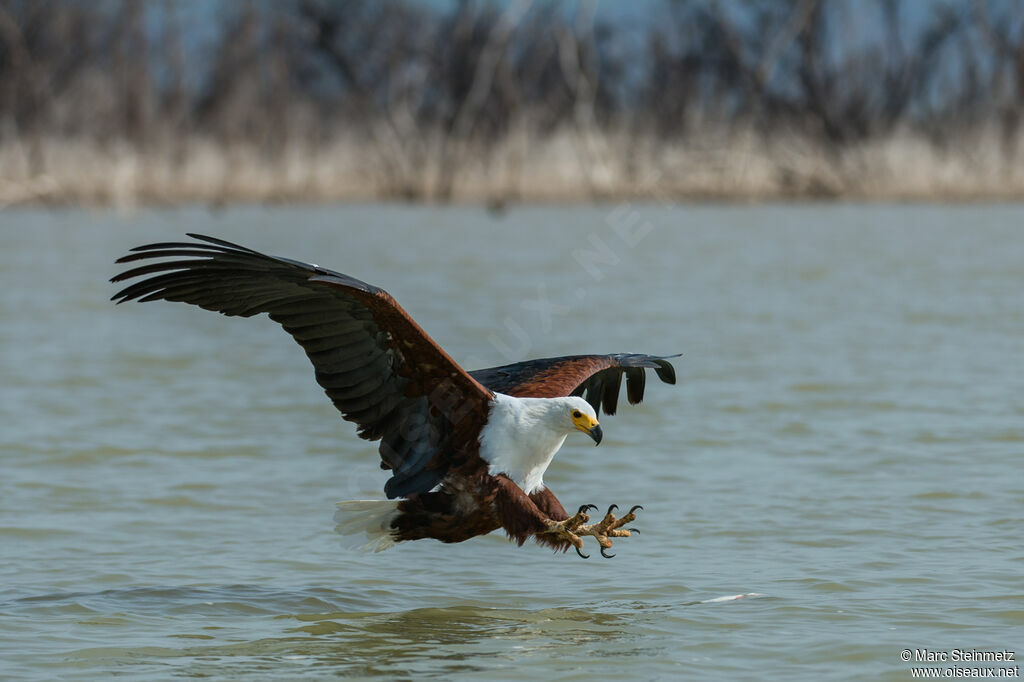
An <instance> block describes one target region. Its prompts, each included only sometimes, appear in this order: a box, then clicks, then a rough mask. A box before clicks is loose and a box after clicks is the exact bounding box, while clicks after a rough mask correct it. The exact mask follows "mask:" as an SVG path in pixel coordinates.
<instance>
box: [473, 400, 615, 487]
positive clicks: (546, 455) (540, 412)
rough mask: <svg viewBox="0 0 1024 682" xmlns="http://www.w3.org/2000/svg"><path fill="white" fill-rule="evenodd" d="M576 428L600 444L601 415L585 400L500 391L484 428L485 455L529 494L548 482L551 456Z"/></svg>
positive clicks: (482, 452) (482, 453) (493, 466)
mask: <svg viewBox="0 0 1024 682" xmlns="http://www.w3.org/2000/svg"><path fill="white" fill-rule="evenodd" d="M573 431H582V432H583V433H585V434H587V435H588V436H590V437H591V438H593V439H594V442H595V443H600V442H601V436H602V433H601V425H600V424H598V422H597V413H596V412H594V408H593V407H591V406H590V403H588V402H587V401H586V400H584V399H583V398H579V397H576V396H569V397H566V398H514V397H512V396H508V395H502V394H501V393H496V394H495V396H494V402H493V403H491V411H490V415H489V416H488V420H487V424H486V425H485V426H484V428H483V430H482V431H481V432H480V456H481V457H483V459H484V461H486V462H488V463H489V464H490V472H491V474H497V473H504V474H507V475H508V476H509V477H510V478H511V479H512V480H513V481H515V482H516V483H517V484H518V485H519V486H520V487H522V488H523V490H525V491H526V492H527V493H530V492H532V491H533V490H536V489H537V488H539V487H542V486H543V479H542V477H543V475H544V471H545V470H547V468H548V464H550V463H551V458H552V457H554V455H555V453H556V452H558V449H559V448H560V447H562V443H563V442H564V441H565V438H566V436H568V435H569V434H571V433H572V432H573Z"/></svg>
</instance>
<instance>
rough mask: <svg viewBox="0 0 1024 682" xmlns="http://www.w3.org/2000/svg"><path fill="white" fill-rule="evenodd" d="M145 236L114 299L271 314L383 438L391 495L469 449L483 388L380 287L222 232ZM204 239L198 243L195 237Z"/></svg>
mask: <svg viewBox="0 0 1024 682" xmlns="http://www.w3.org/2000/svg"><path fill="white" fill-rule="evenodd" d="M189 236H190V237H192V238H194V239H197V240H201V241H199V242H183V243H175V242H172V243H162V244H149V245H147V246H140V247H138V248H135V249H132V253H130V254H129V255H127V256H125V257H123V258H120V259H119V260H118V261H117V262H118V263H129V262H134V261H151V260H154V259H168V258H169V259H171V260H159V261H158V262H150V263H147V264H145V265H142V266H139V267H135V268H133V269H131V270H127V271H126V272H123V273H121V274H119V275H117V276H116V277H114V278H113V279H112V280H111V281H113V282H120V281H124V280H128V279H132V278H134V277H146V279H143V280H141V281H138V282H136V283H135V284H132V285H131V286H128V287H127V288H125V289H123V290H121V291H120V292H118V293H117V294H115V295H114V297H113V300H115V301H117V302H118V303H122V302H124V301H129V300H133V299H137V300H139V301H155V300H159V299H163V300H167V301H183V302H185V303H191V304H193V305H197V306H199V307H201V308H205V309H207V310H215V311H217V312H220V313H223V314H225V315H237V316H241V317H251V316H252V315H256V314H259V313H267V314H268V315H269V316H270V319H272V320H274V321H275V322H277V323H279V324H280V325H281V326H283V327H284V329H285V331H287V332H288V333H289V334H291V335H292V337H293V338H294V339H295V340H296V341H297V342H298V343H299V345H301V346H302V348H303V349H304V350H305V351H306V355H307V356H308V357H309V359H310V361H311V362H312V363H313V367H314V369H315V370H316V380H317V382H319V384H320V385H321V386H322V387H323V388H324V391H325V392H326V393H327V395H328V397H330V399H331V400H332V401H333V402H334V406H335V407H337V408H338V410H340V411H341V414H342V416H343V417H344V418H345V419H347V420H349V421H352V422H355V423H356V424H358V433H359V435H360V436H361V437H363V438H365V439H367V440H377V439H381V445H380V456H381V462H382V463H381V466H382V467H384V468H385V469H391V470H392V472H393V475H392V477H391V479H390V480H388V482H387V485H386V486H385V488H384V490H385V492H386V493H387V495H388V497H391V498H394V497H400V496H406V495H410V494H412V493H422V492H426V491H428V490H430V489H431V488H433V487H434V486H435V485H437V484H438V483H439V482H440V480H441V479H442V478H443V477H444V475H445V473H446V472H447V471H448V470H450V469H451V468H454V467H459V466H463V465H465V464H467V463H470V464H471V463H472V462H471V461H470V460H471V458H473V457H477V454H476V453H477V450H476V447H475V446H476V442H477V436H478V434H479V429H480V428H481V426H482V424H483V423H484V422H485V421H486V417H487V405H488V403H489V401H490V400H491V397H492V396H491V393H490V392H489V391H488V390H487V389H485V388H484V387H483V386H481V385H480V384H479V383H477V382H476V381H475V380H474V379H473V378H471V377H470V376H469V374H467V373H466V372H465V370H463V369H462V368H461V367H459V366H458V365H457V364H456V363H455V361H454V360H452V359H451V358H450V357H449V356H448V354H447V353H445V352H444V351H443V350H442V349H441V347H440V346H438V345H437V344H436V343H435V342H434V341H433V340H432V339H431V338H430V337H429V336H427V334H426V332H424V331H423V330H422V329H421V328H420V327H419V325H417V324H416V323H415V322H414V321H413V320H412V318H410V317H409V315H408V314H407V313H406V312H405V311H404V310H402V308H401V307H400V306H399V305H398V303H396V302H395V300H394V299H393V298H392V297H391V296H390V295H389V294H388V293H387V292H386V291H384V290H383V289H378V288H377V287H374V286H371V285H369V284H366V283H365V282H361V281H359V280H357V279H354V278H352V277H349V276H347V275H343V274H340V273H337V272H332V271H330V270H326V269H324V268H321V267H319V266H316V265H310V264H307V263H301V262H299V261H294V260H289V259H287V258H277V257H274V256H268V255H264V254H262V253H259V252H257V251H253V250H251V249H247V248H245V247H243V246H238V245H236V244H232V243H230V242H226V241H222V240H220V239H215V238H213V237H205V236H202V235H197V234H189ZM203 242H205V243H203Z"/></svg>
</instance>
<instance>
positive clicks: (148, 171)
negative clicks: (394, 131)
mask: <svg viewBox="0 0 1024 682" xmlns="http://www.w3.org/2000/svg"><path fill="white" fill-rule="evenodd" d="M382 139H383V138H382V137H380V136H374V135H351V136H347V137H336V138H334V139H331V140H329V141H325V142H324V143H322V144H316V145H314V144H312V143H308V142H306V143H294V144H290V145H288V146H286V147H285V148H284V149H283V150H279V151H277V152H276V153H270V152H268V151H267V150H265V149H261V148H260V147H258V146H256V145H253V144H250V143H241V144H236V145H231V146H228V145H225V144H223V143H218V142H214V141H212V140H209V139H204V138H202V137H199V136H191V137H189V138H187V139H185V140H180V141H173V142H171V141H165V142H156V143H153V144H152V145H150V147H149V148H148V149H146V150H139V149H138V148H136V147H133V146H131V145H128V144H126V143H124V142H118V141H112V142H106V143H100V142H97V141H95V140H92V139H88V138H65V139H58V138H52V137H48V138H45V139H42V140H36V141H35V142H34V144H32V145H29V144H27V143H25V142H23V141H8V142H7V143H5V144H3V145H2V146H0V205H2V206H10V205H18V204H37V205H39V204H41V205H59V204H85V205H100V206H105V205H114V206H121V207H130V206H135V205H161V204H180V203H210V204H223V203H233V202H334V201H341V202H344V201H378V200H394V199H409V200H427V201H441V200H443V201H449V200H450V201H456V202H482V203H491V204H502V203H506V202H581V201H593V200H629V199H638V200H639V199H658V200H677V199H687V200H701V199H704V200H724V201H751V200H754V201H757V200H779V199H854V200H879V201H885V200H920V201H975V200H987V199H1005V200H1015V199H1024V163H1022V161H1024V158H1022V156H1024V154H1022V152H1021V150H1020V149H1019V146H1017V145H1008V144H1007V142H1006V140H1005V139H1003V138H1002V137H1001V136H1000V134H999V132H998V131H997V130H995V129H983V130H975V131H969V132H965V133H963V134H960V135H957V136H953V137H951V138H950V139H948V140H946V141H945V142H944V143H943V144H942V145H938V144H936V143H935V142H934V141H929V140H926V139H924V138H923V137H921V136H920V135H917V134H914V133H909V132H904V133H897V134H893V135H889V136H886V137H884V138H880V139H876V140H872V141H870V142H867V143H863V144H859V145H856V146H848V147H845V148H843V149H841V150H838V151H829V150H828V149H823V148H822V147H821V146H819V145H817V144H814V143H812V142H809V141H807V140H806V139H803V138H801V137H800V136H797V135H776V136H774V137H770V138H765V137H763V136H759V135H756V134H753V133H741V134H736V133H732V134H725V133H715V132H711V131H709V132H707V133H706V134H703V135H689V136H688V137H687V139H686V140H684V141H679V142H672V141H666V140H663V139H656V138H654V137H653V136H645V135H641V136H636V135H631V134H629V133H627V132H594V133H587V132H584V133H580V132H577V131H564V132H561V133H558V134H554V135H549V136H544V137H538V136H533V135H530V134H529V133H527V132H526V131H525V130H519V131H515V130H513V131H512V133H511V134H509V135H507V136H506V137H505V138H504V139H503V140H502V141H501V142H499V143H496V144H494V145H490V146H488V147H486V148H483V147H471V146H465V145H462V146H460V145H455V144H452V143H451V142H448V143H447V144H445V141H444V139H443V138H442V136H440V135H438V136H435V137H433V138H431V137H430V136H427V138H419V139H418V140H417V142H416V143H415V144H414V145H412V144H409V143H408V142H406V143H404V144H387V143H386V140H385V141H384V142H383V143H382ZM696 140H699V142H696ZM33 169H34V170H33ZM449 187H450V189H448V188H449Z"/></svg>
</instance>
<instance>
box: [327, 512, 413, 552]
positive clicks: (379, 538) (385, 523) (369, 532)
mask: <svg viewBox="0 0 1024 682" xmlns="http://www.w3.org/2000/svg"><path fill="white" fill-rule="evenodd" d="M398 502H399V500H346V501H345V502H339V503H338V511H336V512H334V523H335V524H337V525H336V526H334V532H335V533H337V534H339V535H345V536H352V535H359V534H360V533H363V534H365V535H366V537H367V539H368V541H367V542H366V544H364V545H362V546H360V547H359V549H360V550H362V551H364V552H383V551H384V550H385V549H387V548H388V547H392V546H394V544H395V536H394V535H393V534H392V528H391V521H392V520H394V518H395V517H396V516H398V513H399V512H398Z"/></svg>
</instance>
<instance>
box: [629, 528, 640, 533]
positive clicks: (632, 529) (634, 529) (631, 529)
mask: <svg viewBox="0 0 1024 682" xmlns="http://www.w3.org/2000/svg"><path fill="white" fill-rule="evenodd" d="M626 530H628V531H629V532H630V533H639V532H640V531H639V530H637V529H636V528H627V529H626Z"/></svg>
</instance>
